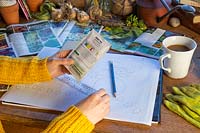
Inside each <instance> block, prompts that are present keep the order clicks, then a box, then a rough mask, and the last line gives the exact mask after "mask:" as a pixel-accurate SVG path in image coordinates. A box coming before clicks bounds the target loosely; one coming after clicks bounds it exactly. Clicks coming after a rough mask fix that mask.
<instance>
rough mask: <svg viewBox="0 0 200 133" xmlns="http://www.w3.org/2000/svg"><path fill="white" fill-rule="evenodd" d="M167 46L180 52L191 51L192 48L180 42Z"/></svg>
mask: <svg viewBox="0 0 200 133" xmlns="http://www.w3.org/2000/svg"><path fill="white" fill-rule="evenodd" d="M167 48H168V49H170V50H173V51H179V52H185V51H189V50H190V49H189V48H188V47H187V46H185V45H180V44H174V45H170V46H169V47H167Z"/></svg>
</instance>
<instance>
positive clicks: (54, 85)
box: [0, 79, 87, 111]
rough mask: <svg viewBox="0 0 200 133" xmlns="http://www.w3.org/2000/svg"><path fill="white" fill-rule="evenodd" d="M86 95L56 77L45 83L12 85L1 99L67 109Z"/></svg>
mask: <svg viewBox="0 0 200 133" xmlns="http://www.w3.org/2000/svg"><path fill="white" fill-rule="evenodd" d="M85 97H87V95H86V94H85V93H82V92H80V91H79V90H77V89H75V88H72V87H71V86H69V85H67V84H64V83H63V82H61V81H59V80H57V79H55V80H52V81H50V82H44V83H36V84H31V85H28V84H26V85H16V86H12V87H11V88H10V89H9V91H8V92H6V93H5V94H4V95H3V96H2V97H1V99H0V100H1V101H3V103H4V104H5V103H7V104H9V103H12V104H15V103H18V104H15V105H18V106H24V107H26V106H27V105H29V106H32V107H34V108H43V109H50V110H58V111H65V110H66V109H67V108H68V107H69V106H70V105H73V104H76V103H78V102H79V101H81V100H82V99H84V98H85ZM20 104H21V105H20Z"/></svg>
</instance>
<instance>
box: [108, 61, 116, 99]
mask: <svg viewBox="0 0 200 133" xmlns="http://www.w3.org/2000/svg"><path fill="white" fill-rule="evenodd" d="M109 67H110V75H111V83H112V90H113V95H114V97H116V96H117V95H116V94H117V90H116V85H115V73H114V66H113V62H112V61H109Z"/></svg>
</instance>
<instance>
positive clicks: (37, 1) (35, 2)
mask: <svg viewBox="0 0 200 133" xmlns="http://www.w3.org/2000/svg"><path fill="white" fill-rule="evenodd" d="M26 3H27V5H28V7H29V9H30V11H31V12H37V11H39V8H40V5H41V4H42V3H43V0H26Z"/></svg>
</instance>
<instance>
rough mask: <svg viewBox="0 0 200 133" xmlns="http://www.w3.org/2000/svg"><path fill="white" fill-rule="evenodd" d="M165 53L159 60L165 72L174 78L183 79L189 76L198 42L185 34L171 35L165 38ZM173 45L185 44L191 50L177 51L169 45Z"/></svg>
mask: <svg viewBox="0 0 200 133" xmlns="http://www.w3.org/2000/svg"><path fill="white" fill-rule="evenodd" d="M162 44H163V50H164V54H163V55H162V56H161V57H160V59H159V62H160V65H161V68H162V69H163V70H164V71H165V73H166V74H167V75H168V76H169V77H171V78H174V79H181V78H184V77H185V76H187V74H188V71H189V67H190V63H191V59H192V56H193V53H194V51H195V49H196V47H197V44H196V42H195V41H194V40H192V39H191V38H188V37H185V36H171V37H167V38H165V39H164V40H163V42H162ZM171 45H184V46H186V47H187V48H189V50H187V51H175V50H171V49H169V48H168V47H169V46H171Z"/></svg>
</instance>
